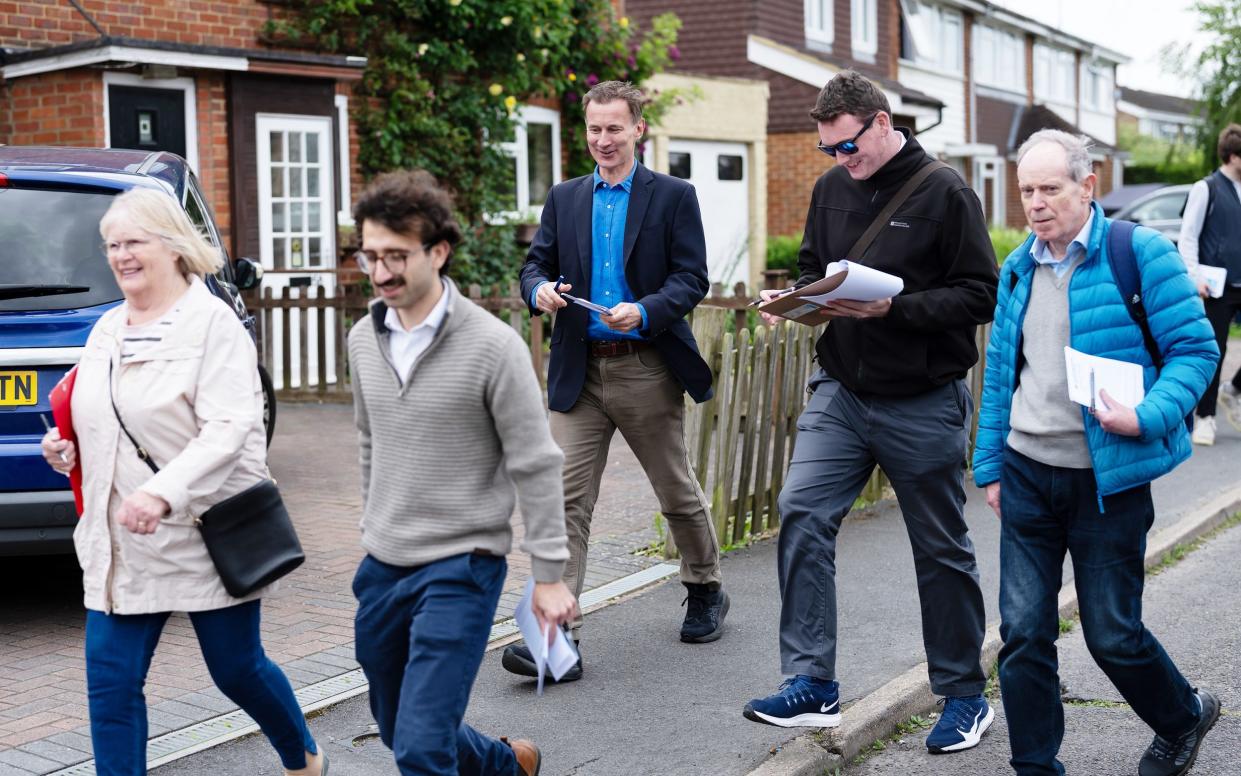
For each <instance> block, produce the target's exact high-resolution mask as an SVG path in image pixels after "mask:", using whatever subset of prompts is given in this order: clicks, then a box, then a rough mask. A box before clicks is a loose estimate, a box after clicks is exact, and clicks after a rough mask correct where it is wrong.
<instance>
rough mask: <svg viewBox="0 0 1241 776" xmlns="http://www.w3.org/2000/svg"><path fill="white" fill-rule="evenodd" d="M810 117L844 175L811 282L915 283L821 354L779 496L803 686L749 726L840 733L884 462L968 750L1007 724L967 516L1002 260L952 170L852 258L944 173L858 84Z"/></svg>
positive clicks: (933, 673)
mask: <svg viewBox="0 0 1241 776" xmlns="http://www.w3.org/2000/svg"><path fill="white" fill-rule="evenodd" d="M810 115H811V116H812V117H813V118H814V119H815V121H816V122H818V130H819V149H820V150H822V151H823V152H824V153H826V154H827V155H829V156H832V157H833V158H834V159H835V160H836V164H835V166H834V167H833V168H832V169H829V170H828V171H827V172H826V173H824V174H823V175H822V176H821V177H820V178H819V180H818V182H817V183H816V184H815V186H814V193H813V195H812V196H811V202H810V212H809V214H808V215H807V217H806V231H805V237H804V239H803V241H802V247H801V253H800V256H799V259H798V265H799V269H800V276H799V278H798V280H797V285H798V286H804V285H807V284H809V283H812V282H814V281H816V280H818V279H820V278H822V277H823V274H824V270H825V267H826V265H827V264H828V262H831V261H837V260H840V259H848V260H850V261H854V262H859V263H862V264H866V265H868V266H872V267H875V268H877V269H880V270H883V271H885V272H889V273H891V274H894V275H898V276H899V277H901V278H902V279H903V280H904V284H905V285H904V290H903V291H902V292H901V294H900V295H899V296H897V297H895V298H890V299H881V300H878V301H873V302H857V301H837V302H833V303H832V304H831V305H829V310H830V312H831V313H832V314H833V316H834V320H832V322H831V323H830V324H829V325H828V327H827V330H826V331H825V333H824V334H823V336H822V337H820V338H819V341H818V343H817V345H816V347H815V351H816V353H817V355H818V362H819V368H818V369H817V370H816V371H815V372H814V374H813V375H811V377H810V383H809V385H808V390H809V391H810V392H811V393H812V396H811V397H810V399H809V400H808V401H807V403H806V408H805V410H804V411H803V413H802V416H801V418H800V419H799V421H798V429H799V430H798V434H797V442H796V447H795V449H794V452H793V457H792V459H791V462H790V464H789V472H788V476H787V477H786V479H785V483H784V487H783V490H782V491H781V493H780V500H779V506H780V518H781V526H780V546H779V561H778V562H779V567H778V573H779V578H780V590H781V612H780V661H781V670H782V671H783V673H784V674H786V675H787V676H788V677H790V678H789V679H788V680H787V681H786V682H785V683H784V685H783V686H781V688H780V689H779V690H777V691H776V693H775V694H773V695H771V696H769V697H766V698H756V699H754V700H752V701H750V702H749V703H748V704H746V707H745V710H744V714H745V716H746V717H747V718H749V719H752V720H754V721H756V722H765V723H767V724H772V725H781V726H784V727H793V726H818V727H835V726H837V725H839V724H840V703H839V685H838V683H837V681H836V678H837V677H836V644H837V628H836V582H835V573H836V564H835V556H836V535H837V532H838V531H839V530H840V526H841V522H842V521H843V520H844V517H845V515H846V514H848V512H849V510H850V509H851V508H852V506H853V503H854V500H855V499H856V498H857V496H858V495H859V494H860V493H861V490H862V487H863V486H864V485H865V484H866V481H867V479H868V478H869V476H870V474H871V472H872V471H873V469H874V467H875V466H876V465H879V466H880V467H881V468H882V469H883V471H884V473H885V474H886V475H887V476H888V479H889V481H890V482H891V483H892V488H893V490H894V491H895V492H896V497H897V500H898V501H899V502H900V506H901V512H902V514H903V515H904V518H905V525H906V529H907V531H908V533H909V538H910V542H911V543H912V545H913V552H914V566H915V568H916V570H917V579H918V595H919V598H920V600H921V605H922V632H923V641H924V644H925V646H926V652H927V662H928V664H929V666H930V678H931V688H932V690H933V691H934V692H935V693H936V694H938V695H943V696H946V699H947V700H946V702H945V706H944V713H943V715H942V717H941V718H940V721H939V723H938V724H937V725H936V727H935V729H934V730H933V731H932V733H931V735H930V737H929V738H928V739H927V746H928V748H929V749H931V751H934V752H951V751H958V750H961V749H968V748H970V747H973V746H976V745H977V744H978V740H979V738H980V737H981V736H982V733H983V731H985V730H986V728H987V726H988V725H990V724H991V719H992V712H991V710H990V709H989V708H988V706H987V702H986V700H985V699H984V698H983V697H982V691H983V686H984V684H985V683H986V676H985V675H984V674H983V671H982V668H981V666H980V665H979V659H980V650H981V648H982V639H983V629H984V625H985V617H984V612H983V600H982V591H981V590H980V588H979V585H978V567H977V564H976V563H975V559H974V546H973V544H972V543H971V541H970V538H969V533H968V530H967V528H966V524H965V520H964V517H963V514H962V511H963V507H964V504H965V491H964V482H963V475H964V472H965V459H966V448H967V443H968V428H969V424H970V418H971V416H972V414H973V400H972V399H971V397H970V394H969V389H968V388H967V387H966V385H965V380H964V378H965V374H966V372H967V371H968V370H969V368H970V367H971V366H973V365H974V363H975V362H976V361H977V360H978V352H977V349H976V347H975V345H974V330H975V327H976V326H977V325H978V324H980V323H986V322H987V321H989V320H990V319H991V315H992V311H993V310H994V308H995V295H996V266H995V254H994V252H993V250H992V248H991V241H990V238H989V237H988V235H987V225H986V220H985V218H984V216H983V212H982V207H981V205H980V204H979V201H978V197H976V196H975V195H974V192H973V191H971V190H970V189H969V187H968V186H966V185H965V182H964V181H962V180H961V177H960V176H959V175H958V174H957V173H956V172H954V171H953V170H951V169H950V168H945V169H940V170H935V171H933V172H931V173H930V176H929V177H927V178H926V179H925V180H924V181H923V182H922V183H921V185H920V186H919V187H918V188H916V189H915V190H914V191H913V193H912V194H910V195H909V197H908V199H906V200H905V202H904V204H902V205H900V206H899V207H898V209H897V210H896V211H895V212H894V213H893V214H892V215H891V217H890V218H889V219H888V222H887V223H886V224H883V226H882V228H881V230H880V231H879V233H878V237H876V238H875V240H874V241H873V242H872V243H871V244H870V247H869V248H868V249H865V251H864V253H863V254H862V255H859V256H853V255H848V252H849V251H850V250H851V247H852V246H853V245H854V243H855V242H857V241H858V238H859V237H860V236H861V235H862V234H863V233H864V232H865V231H866V230H867V228H868V227H869V226H870V225H871V223H872V222H873V221H874V220H875V218H876V216H877V215H878V214H879V213H880V212H881V211H882V210H883V209H884V207H885V205H887V204H888V202H889V201H890V200H891V199H892V198H893V196H894V195H895V194H896V192H897V191H898V190H900V189H901V188H902V186H904V184H905V182H906V181H907V180H909V179H910V178H911V177H913V176H914V175H915V174H916V173H918V172H919V171H920V170H922V168H923V167H925V166H926V165H928V164H931V163H933V161H934V160H933V159H932V157H930V156H929V155H927V153H926V152H925V151H923V150H922V147H921V146H919V145H918V141H917V140H915V139H914V138H913V137H912V136H911V134H910V131H909V130H907V129H903V128H896V127H894V126H893V124H892V113H891V108H889V107H888V101H887V98H885V97H884V95H883V93H882V92H881V91H879V89H878V88H876V87H875V86H874V85H873V84H871V82H870V81H868V80H867V79H866V78H864V77H863V76H861V75H859V74H858V73H856V72H852V71H847V72H844V73H841V74H839V75H837V76H836V77H835V78H833V79H832V80H831V81H830V82H829V83H828V84H827V86H825V87H824V88H823V90H822V92H820V94H819V98H818V102H817V104H816V105H815V107H814V109H813V110H812V111H811V113H810ZM774 294H775V292H773V291H764V292H763V296H764V298H771V297H772V296H773V295H774ZM767 318H768V322H769V323H770V322H773V321H774V319H771V318H770V316H767Z"/></svg>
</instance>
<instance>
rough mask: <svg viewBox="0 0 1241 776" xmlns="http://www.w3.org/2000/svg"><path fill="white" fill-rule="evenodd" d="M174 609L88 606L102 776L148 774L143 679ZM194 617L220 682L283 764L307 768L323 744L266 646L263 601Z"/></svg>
mask: <svg viewBox="0 0 1241 776" xmlns="http://www.w3.org/2000/svg"><path fill="white" fill-rule="evenodd" d="M169 614H170V613H169V612H158V613H155V614H104V613H103V612H98V611H95V610H93V609H92V610H87V612H86V687H87V694H88V697H89V705H90V733H91V743H92V745H93V747H94V750H95V773H97V774H98V775H99V776H140V775H141V774H145V773H146V772H147V767H146V754H147V713H146V699H145V698H144V697H143V694H142V685H143V683H145V681H146V675H147V671H148V670H149V669H150V667H151V656H152V655H154V654H155V645H156V644H157V643H158V642H159V636H160V633H161V632H162V631H163V629H164V623H165V622H166V621H167V620H168V615H169ZM190 622H191V623H193V625H194V632H195V633H196V634H197V635H198V646H199V648H200V649H202V652H203V659H204V660H206V662H207V670H208V671H210V672H211V678H212V680H213V681H215V684H216V687H219V688H220V691H221V692H223V693H224V694H225V695H226V696H227V697H228V699H229V700H231V701H232V702H233V703H236V704H237V705H238V706H240V707H241V708H242V709H243V710H244V711H245V712H246V713H247V714H249V715H250V716H251V717H253V718H254V721H255V722H257V723H258V724H259V727H260V728H262V730H263V733H264V734H265V735H266V736H267V739H268V740H269V741H271V743H272V746H274V747H275V748H276V752H277V754H279V755H280V762H281V763H282V764H283V765H284V767H285V768H288V769H290V770H294V769H297V768H305V767H306V752H311V753H316V752H318V751H319V750H318V748H317V747H316V746H315V742H314V739H313V738H311V737H310V730H309V729H307V727H306V718H305V716H303V715H302V710H301V708H300V707H299V706H298V705H297V699H296V698H295V697H294V696H293V688H292V687H291V686H289V680H288V679H287V678H286V677H285V675H284V672H282V671H281V670H280V668H279V667H278V666H277V665H276V664H275V663H273V662H272V661H271V660H270V659H269V658H268V657H267V655H266V654H265V653H264V652H263V643H262V641H261V640H260V636H259V601H248V602H246V603H244V604H238V605H237V606H230V607H227V608H224V609H212V610H210V611H206V612H191V613H190Z"/></svg>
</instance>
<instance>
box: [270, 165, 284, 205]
mask: <svg viewBox="0 0 1241 776" xmlns="http://www.w3.org/2000/svg"><path fill="white" fill-rule="evenodd" d="M284 169H285V168H283V167H280V166H278V165H273V166H272V168H271V195H272V196H273V197H283V196H284Z"/></svg>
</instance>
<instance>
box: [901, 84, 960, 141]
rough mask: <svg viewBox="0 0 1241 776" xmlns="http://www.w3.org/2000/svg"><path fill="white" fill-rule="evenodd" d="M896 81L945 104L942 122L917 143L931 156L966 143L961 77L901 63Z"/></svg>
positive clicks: (920, 136)
mask: <svg viewBox="0 0 1241 776" xmlns="http://www.w3.org/2000/svg"><path fill="white" fill-rule="evenodd" d="M897 80H898V81H900V82H901V84H902V85H903V86H907V87H909V88H910V89H916V90H918V91H920V92H922V93H923V94H926V95H929V96H931V97H934V98H936V99H937V100H939V101H940V102H942V103H944V120H943V123H941V124H940V125H939V126H937V127H935V128H934V129H932V130H930V131H929V132H925V133H919V134H918V142H919V143H920V144H921V145H922V147H923V148H925V149H926V150H927V152H928V153H931V154H938V153H940V152H942V151H943V150H944V146H946V145H949V144H960V143H965V142H966V137H965V82H964V80H963V79H962V77H961V76H959V75H942V74H940V73H937V72H934V71H932V70H927V69H924V68H921V67H919V66H917V65H914V64H911V63H909V62H905V61H902V62H901V63H900V70H899V75H898V76H897Z"/></svg>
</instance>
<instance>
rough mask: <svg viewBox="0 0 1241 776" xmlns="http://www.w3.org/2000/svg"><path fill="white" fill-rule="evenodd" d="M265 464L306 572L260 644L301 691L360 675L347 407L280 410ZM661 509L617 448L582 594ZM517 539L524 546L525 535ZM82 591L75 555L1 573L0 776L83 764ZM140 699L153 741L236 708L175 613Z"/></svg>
mask: <svg viewBox="0 0 1241 776" xmlns="http://www.w3.org/2000/svg"><path fill="white" fill-rule="evenodd" d="M270 461H271V468H272V472H273V474H274V476H275V477H276V479H277V481H278V482H279V484H280V489H281V491H282V493H283V494H284V497H285V500H286V502H287V503H288V506H289V510H290V513H291V514H292V515H293V518H294V520H295V522H296V524H297V528H298V532H299V534H300V536H301V540H302V544H303V545H304V547H305V549H306V557H307V560H306V563H305V565H303V566H302V567H301V568H300V569H298V570H297V571H295V572H294V573H293V574H292V575H290V576H289V577H288V578H287V579H286V580H284V581H282V582H281V583H280V587H279V588H278V590H277V591H276V592H275V593H273V594H272V595H269V596H267V597H266V598H265V599H264V602H263V641H264V644H265V646H266V648H267V651H268V654H269V655H270V656H271V657H272V659H273V660H275V661H276V662H277V663H279V664H280V665H281V666H282V667H283V668H284V670H285V672H286V673H287V674H288V676H289V679H290V680H291V681H292V683H293V686H294V688H300V687H304V686H306V685H309V684H313V683H315V682H319V681H321V680H324V679H327V678H330V677H334V676H337V675H340V674H342V673H344V672H346V671H349V670H352V669H355V668H357V664H356V663H355V662H354V660H353V612H354V607H355V602H354V599H353V595H352V593H351V592H350V582H351V580H352V578H353V572H354V570H355V569H356V568H357V565H358V562H359V561H360V560H361V557H362V552H361V549H360V548H359V546H358V530H357V520H358V517H359V515H360V508H361V497H360V493H359V483H358V467H357V447H356V432H355V430H354V427H353V409H352V407H351V406H348V405H332V404H325V405H309V404H301V405H298V404H283V405H281V407H280V413H279V418H278V422H277V431H276V435H275V439H274V440H273V443H272V448H271V453H270ZM656 510H658V502H657V501H656V499H655V495H654V492H653V491H652V490H651V488H650V485H649V484H648V483H647V481H646V478H645V476H644V475H643V474H642V472H641V468H640V467H639V465H638V463H637V461H636V460H635V459H634V458H633V454H632V453H631V452H630V451H629V449H628V447H626V446H625V444H624V441H623V440H622V439H621V437H620V436H619V435H617V438H616V440H615V442H614V443H613V447H612V454H611V456H610V457H609V460H608V473H607V475H606V476H605V477H604V484H603V488H602V491H601V493H600V497H599V506H598V511H597V517H596V521H595V535H594V536H593V537H592V540H591V543H592V546H591V558H590V560H591V562H590V565H589V567H588V572H587V577H586V583H587V587H588V588H594V587H598V586H599V585H602V584H604V583H605V582H608V581H611V580H614V579H617V578H619V577H623V576H626V575H628V574H631V573H633V572H635V571H638V570H641V569H644V568H647V567H649V566H652V565H655V564H657V563H659V562H660V560H661V558H659V557H651V556H647V555H636V554H634V553H633V550H634V549H636V548H640V547H646V546H649V545H650V544H651V543H652V542H653V541H655V539H656V534H655V531H654V527H653V526H654V515H655V512H656ZM516 534H517V539H518V540H519V539H520V536H521V527H520V525H519V526H517V532H516ZM514 546H516V543H515V545H514ZM509 565H510V572H509V577H508V580H507V582H506V585H505V590H506V592H505V594H504V597H503V598H502V600H501V608H500V612H499V616H500V617H508V616H511V614H512V607H513V606H514V605H515V604H516V602H517V599H518V598H519V597H520V590H521V588H522V586H524V585H525V580H526V577H527V576H528V575H529V560H528V558H527V556H525V555H524V554H522V553H520V552H514V553H513V554H512V555H511V556H510V557H509ZM80 580H81V571H80V569H79V568H78V566H77V562H76V559H75V558H73V557H72V556H68V557H59V558H5V559H4V562H3V563H0V588H2V589H4V590H5V591H6V592H5V604H4V606H3V607H0V776H4V775H7V774H22V775H23V776H24V775H26V774H31V773H48V772H52V771H55V770H58V769H60V768H63V767H65V766H67V765H72V764H75V763H78V762H81V761H83V760H86V759H89V757H90V751H91V747H90V739H89V735H90V731H89V727H88V726H87V719H88V717H87V710H86V687H85V669H84V666H83V658H82V643H83V637H84V630H83V624H84V620H85V615H84V610H83V609H82V590H81V581H80ZM146 693H147V699H148V703H149V705H150V714H149V719H150V732H151V735H152V736H157V735H160V734H162V733H166V732H168V731H171V730H178V729H181V728H184V727H186V726H188V725H191V724H193V723H195V722H200V721H203V720H206V719H209V718H211V717H215V716H217V715H219V714H221V713H223V712H227V711H231V710H233V709H234V708H236V707H235V706H234V705H233V704H232V703H231V702H230V701H229V700H228V699H226V698H224V697H223V696H222V695H221V694H220V693H219V692H218V691H217V690H216V689H215V688H214V685H213V684H212V682H211V679H210V677H209V676H208V675H207V670H206V667H205V666H204V664H203V662H202V657H201V655H200V653H199V651H198V643H197V640H196V639H195V637H194V633H193V629H192V627H191V625H190V623H189V619H188V618H187V617H186V616H185V615H183V614H179V615H174V616H173V617H172V618H171V619H170V620H169V622H168V625H167V627H166V628H165V629H164V633H163V637H162V638H161V640H160V644H159V648H158V649H157V650H156V653H155V659H154V661H153V663H152V665H151V673H150V676H149V677H148V680H147V686H146Z"/></svg>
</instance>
